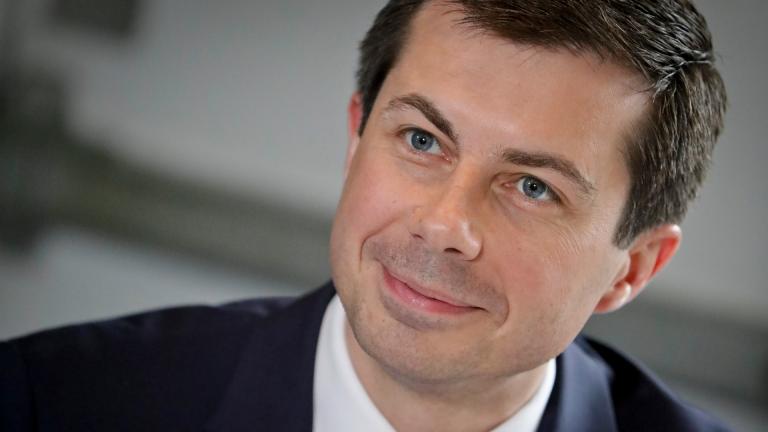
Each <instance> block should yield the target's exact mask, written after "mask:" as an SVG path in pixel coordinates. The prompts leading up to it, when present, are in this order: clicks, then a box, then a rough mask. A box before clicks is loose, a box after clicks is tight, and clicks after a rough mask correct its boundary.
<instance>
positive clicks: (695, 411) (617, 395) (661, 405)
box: [574, 337, 729, 431]
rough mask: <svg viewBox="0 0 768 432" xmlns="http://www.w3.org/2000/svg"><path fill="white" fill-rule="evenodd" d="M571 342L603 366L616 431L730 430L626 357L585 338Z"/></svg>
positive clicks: (606, 346) (604, 345)
mask: <svg viewBox="0 0 768 432" xmlns="http://www.w3.org/2000/svg"><path fill="white" fill-rule="evenodd" d="M574 345H575V346H576V347H577V348H578V349H579V350H581V351H582V352H583V353H584V354H586V356H587V357H588V358H590V359H591V360H592V361H593V362H595V363H596V364H598V365H599V367H601V368H603V370H604V373H605V377H606V379H607V382H608V386H609V391H610V399H611V402H612V405H613V412H614V414H615V418H616V423H617V426H618V429H619V430H622V431H633V430H638V431H645V430H675V431H727V430H729V429H728V428H727V427H726V426H725V425H723V424H722V423H721V422H720V421H719V420H717V419H716V418H714V417H713V416H711V415H710V414H708V413H706V412H704V411H702V410H701V409H699V408H697V407H695V406H693V405H691V404H689V403H688V402H686V401H684V400H683V399H681V398H680V397H678V396H677V395H676V394H675V393H674V392H672V391H671V390H670V389H669V388H668V387H667V386H666V385H665V384H664V383H663V382H662V381H661V380H660V379H659V378H658V377H656V376H655V375H654V374H653V373H652V372H651V371H650V370H648V369H647V368H646V367H644V366H643V365H641V364H640V363H639V362H637V361H635V360H633V359H631V358H630V357H629V356H627V355H625V354H623V353H621V352H619V351H618V350H616V349H614V348H612V347H610V346H608V345H606V344H604V343H601V342H598V341H595V340H593V339H590V338H586V337H579V338H577V340H576V341H575V343H574Z"/></svg>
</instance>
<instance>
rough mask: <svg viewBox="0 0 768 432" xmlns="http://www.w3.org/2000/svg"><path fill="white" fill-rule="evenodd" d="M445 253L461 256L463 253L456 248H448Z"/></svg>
mask: <svg viewBox="0 0 768 432" xmlns="http://www.w3.org/2000/svg"><path fill="white" fill-rule="evenodd" d="M445 251H446V252H448V253H452V254H453V253H455V254H460V253H461V251H460V250H458V249H456V248H446V249H445Z"/></svg>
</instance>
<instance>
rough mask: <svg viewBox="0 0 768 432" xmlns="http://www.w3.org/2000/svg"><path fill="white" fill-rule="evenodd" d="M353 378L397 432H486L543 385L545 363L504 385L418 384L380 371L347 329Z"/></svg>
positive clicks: (500, 381)
mask: <svg viewBox="0 0 768 432" xmlns="http://www.w3.org/2000/svg"><path fill="white" fill-rule="evenodd" d="M344 336H345V338H346V342H347V347H348V348H347V350H348V352H349V356H350V359H351V361H352V365H353V367H354V369H355V373H356V374H357V376H358V377H359V379H360V381H361V382H362V384H363V387H364V388H365V391H366V392H367V393H368V396H369V397H370V398H371V401H373V403H374V405H376V407H377V408H378V409H379V411H380V412H381V413H382V415H384V417H385V418H386V419H387V421H389V423H390V424H392V426H393V427H394V428H395V429H396V430H398V431H420V430H440V431H475V430H476V431H487V430H491V429H493V428H494V427H496V426H498V425H499V424H501V423H503V422H504V421H505V420H507V419H508V418H510V417H511V416H513V415H514V414H515V413H517V411H518V410H520V408H521V407H522V406H523V405H525V403H526V402H527V401H528V400H529V399H531V397H532V396H533V395H534V394H535V393H536V390H537V389H538V388H539V386H540V385H541V382H542V380H543V378H544V373H545V371H546V363H545V364H544V365H541V366H539V367H537V368H535V369H532V370H530V371H527V372H523V373H520V374H517V375H515V376H511V377H506V378H504V379H499V378H494V379H473V380H461V381H452V382H417V381H414V380H411V379H408V378H406V377H403V376H400V375H398V374H397V372H396V371H390V370H387V369H386V368H384V367H382V365H381V364H379V362H378V361H376V359H374V358H372V357H371V356H369V355H368V354H367V353H366V352H365V351H364V350H363V349H362V348H361V347H360V345H359V344H358V343H357V340H356V339H355V337H354V335H353V333H352V329H351V328H350V327H349V324H348V323H347V324H346V325H345V335H344Z"/></svg>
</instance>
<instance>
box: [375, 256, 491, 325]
mask: <svg viewBox="0 0 768 432" xmlns="http://www.w3.org/2000/svg"><path fill="white" fill-rule="evenodd" d="M382 270H383V274H384V282H385V285H386V287H387V290H388V291H389V294H390V295H391V296H392V297H394V298H395V299H397V300H398V301H399V303H401V304H403V305H405V306H406V307H408V308H409V309H415V310H417V311H421V312H426V313H429V314H437V315H462V314H467V313H470V312H474V311H477V310H480V309H481V308H479V307H476V306H472V305H470V304H467V303H464V302H462V301H460V300H458V299H455V298H453V297H451V296H448V295H446V294H444V293H439V292H436V291H435V290H432V289H429V288H426V287H423V286H420V285H418V284H417V283H415V282H413V281H410V280H407V279H404V278H403V277H401V276H399V275H394V274H392V273H391V272H390V271H389V269H387V268H386V267H385V266H382Z"/></svg>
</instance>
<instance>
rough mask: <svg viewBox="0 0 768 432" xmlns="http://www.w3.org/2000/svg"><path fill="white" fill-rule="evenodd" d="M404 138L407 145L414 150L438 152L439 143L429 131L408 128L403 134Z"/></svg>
mask: <svg viewBox="0 0 768 432" xmlns="http://www.w3.org/2000/svg"><path fill="white" fill-rule="evenodd" d="M405 140H406V141H407V142H408V145H410V146H411V148H413V149H414V150H416V151H419V152H424V153H431V154H440V143H438V142H437V138H435V137H434V136H432V134H430V133H429V132H425V131H423V130H421V129H413V130H409V131H408V132H406V134H405Z"/></svg>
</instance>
